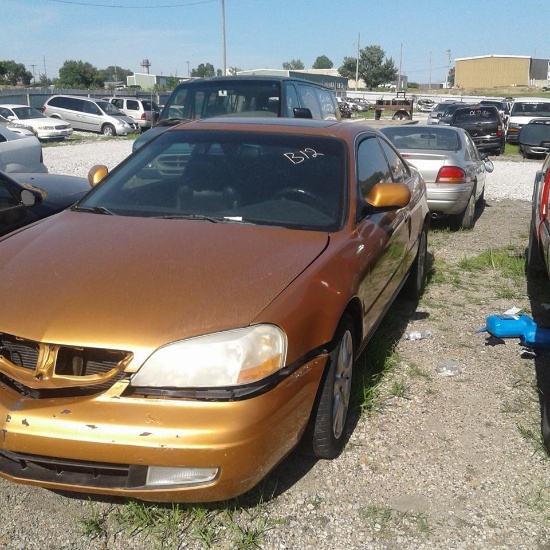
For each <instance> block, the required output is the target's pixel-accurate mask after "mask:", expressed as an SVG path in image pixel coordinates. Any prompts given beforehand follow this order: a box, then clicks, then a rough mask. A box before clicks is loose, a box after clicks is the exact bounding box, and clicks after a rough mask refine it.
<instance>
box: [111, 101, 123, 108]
mask: <svg viewBox="0 0 550 550" xmlns="http://www.w3.org/2000/svg"><path fill="white" fill-rule="evenodd" d="M112 104H113V105H114V106H115V107H118V108H119V109H122V107H123V104H124V100H122V99H113V101H112Z"/></svg>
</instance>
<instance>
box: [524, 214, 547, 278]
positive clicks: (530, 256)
mask: <svg viewBox="0 0 550 550" xmlns="http://www.w3.org/2000/svg"><path fill="white" fill-rule="evenodd" d="M525 265H526V266H527V269H529V270H530V271H532V272H539V273H540V272H543V271H545V270H546V266H545V264H544V260H543V258H542V256H541V253H540V248H539V242H538V238H537V234H536V231H535V226H534V225H533V221H532V220H531V224H530V226H529V244H528V245H527V251H526V253H525Z"/></svg>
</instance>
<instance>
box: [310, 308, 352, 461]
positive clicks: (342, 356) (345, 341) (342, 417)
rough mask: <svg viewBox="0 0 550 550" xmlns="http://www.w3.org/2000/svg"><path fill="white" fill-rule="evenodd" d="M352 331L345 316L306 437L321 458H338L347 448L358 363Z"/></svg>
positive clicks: (313, 451)
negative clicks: (348, 426) (348, 423)
mask: <svg viewBox="0 0 550 550" xmlns="http://www.w3.org/2000/svg"><path fill="white" fill-rule="evenodd" d="M353 333H354V329H353V323H352V320H351V318H350V317H349V316H348V315H346V316H345V317H343V318H342V320H341V321H340V325H339V326H338V330H337V331H336V334H335V337H334V344H335V346H334V349H333V350H332V351H331V352H330V354H329V359H328V362H327V366H326V369H325V373H324V376H323V379H322V381H321V386H320V388H319V395H318V399H317V401H316V404H315V407H314V410H313V414H312V418H311V424H310V433H309V434H308V436H307V437H308V438H309V442H306V443H307V444H308V446H310V447H311V449H310V450H311V452H312V454H313V455H314V456H316V457H318V458H335V457H336V456H338V455H339V454H340V452H341V451H342V449H343V448H344V443H345V439H346V423H347V418H348V409H349V402H350V396H351V380H352V375H353V364H354V362H355V346H354V341H353Z"/></svg>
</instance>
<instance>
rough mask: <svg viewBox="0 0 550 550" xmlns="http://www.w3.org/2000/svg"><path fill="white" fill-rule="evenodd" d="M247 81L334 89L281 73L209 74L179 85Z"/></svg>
mask: <svg viewBox="0 0 550 550" xmlns="http://www.w3.org/2000/svg"><path fill="white" fill-rule="evenodd" d="M246 81H256V82H257V81H264V82H274V81H276V82H287V81H288V82H300V83H305V84H311V85H313V86H319V87H321V88H326V89H327V90H330V91H332V90H331V89H330V88H328V87H327V86H324V85H323V84H320V83H319V82H314V81H313V80H307V79H305V78H299V77H293V76H280V75H273V76H269V75H246V74H240V75H234V76H209V77H206V78H197V79H195V80H184V81H183V82H180V83H179V84H178V85H177V87H178V88H179V87H180V86H182V87H183V86H201V85H203V84H204V83H210V82H214V83H215V82H219V83H223V82H227V83H231V82H246Z"/></svg>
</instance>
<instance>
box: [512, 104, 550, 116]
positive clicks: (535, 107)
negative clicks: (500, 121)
mask: <svg viewBox="0 0 550 550" xmlns="http://www.w3.org/2000/svg"><path fill="white" fill-rule="evenodd" d="M510 116H534V117H541V118H542V117H550V101H549V102H548V103H541V102H533V103H527V102H523V101H522V102H520V103H514V104H513V105H512V112H511V113H510Z"/></svg>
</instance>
